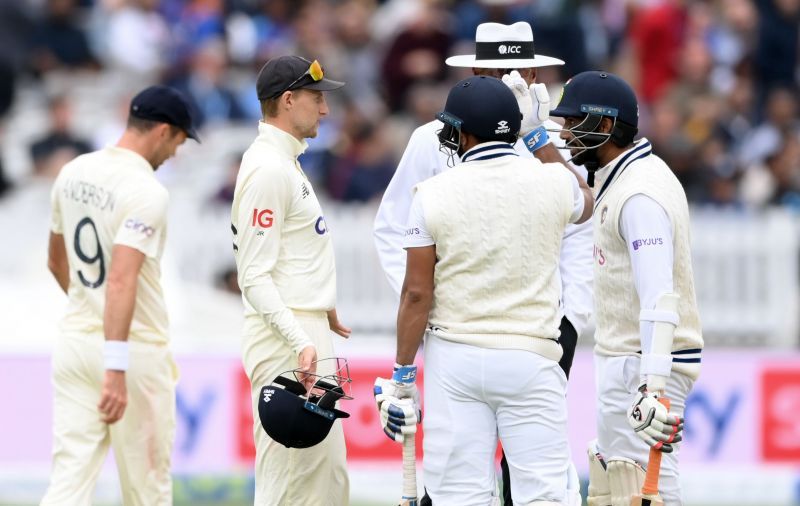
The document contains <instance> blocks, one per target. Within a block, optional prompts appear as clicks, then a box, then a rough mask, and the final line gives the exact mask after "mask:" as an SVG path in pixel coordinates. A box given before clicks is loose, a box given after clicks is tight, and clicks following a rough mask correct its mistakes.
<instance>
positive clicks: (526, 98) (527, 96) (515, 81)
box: [502, 70, 542, 137]
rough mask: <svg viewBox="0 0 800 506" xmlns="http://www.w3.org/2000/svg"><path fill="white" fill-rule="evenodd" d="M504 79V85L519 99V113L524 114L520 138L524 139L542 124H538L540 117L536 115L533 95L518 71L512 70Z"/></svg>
mask: <svg viewBox="0 0 800 506" xmlns="http://www.w3.org/2000/svg"><path fill="white" fill-rule="evenodd" d="M502 79H503V83H505V85H506V86H508V87H509V88H510V89H511V91H512V92H513V93H514V98H516V99H517V105H518V106H519V111H520V112H521V113H522V123H521V125H520V129H519V136H520V137H524V136H526V135H528V134H529V133H530V132H531V131H533V130H534V129H536V128H537V127H538V126H539V125H541V123H542V122H541V121H538V123H537V118H538V116H537V115H536V114H534V109H533V106H534V103H533V101H532V99H531V93H530V91H529V90H528V83H526V82H525V79H523V78H522V76H521V75H519V72H517V71H516V70H512V71H511V73H510V74H506V75H504V76H503V77H502Z"/></svg>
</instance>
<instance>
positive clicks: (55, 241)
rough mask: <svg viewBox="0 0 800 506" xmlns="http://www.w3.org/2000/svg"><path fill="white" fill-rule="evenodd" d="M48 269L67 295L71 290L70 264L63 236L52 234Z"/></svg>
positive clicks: (48, 247) (48, 249)
mask: <svg viewBox="0 0 800 506" xmlns="http://www.w3.org/2000/svg"><path fill="white" fill-rule="evenodd" d="M47 267H48V268H49V269H50V272H51V273H53V277H54V278H56V282H57V283H58V286H60V287H61V289H62V290H64V293H67V291H68V290H69V262H68V261H67V247H66V245H65V244H64V236H63V235H62V234H58V233H55V232H50V242H49V244H48V246H47Z"/></svg>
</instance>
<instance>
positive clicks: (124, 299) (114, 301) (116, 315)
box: [103, 277, 137, 341]
mask: <svg viewBox="0 0 800 506" xmlns="http://www.w3.org/2000/svg"><path fill="white" fill-rule="evenodd" d="M136 285H137V277H125V278H113V277H110V278H109V280H108V286H107V287H106V307H105V311H104V313H103V332H104V333H105V336H106V341H127V340H128V334H129V333H130V329H131V321H132V320H133V311H134V307H135V306H136Z"/></svg>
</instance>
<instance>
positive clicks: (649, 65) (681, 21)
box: [630, 0, 686, 105]
mask: <svg viewBox="0 0 800 506" xmlns="http://www.w3.org/2000/svg"><path fill="white" fill-rule="evenodd" d="M684 3H685V0H657V1H655V2H652V5H648V6H645V7H639V10H638V11H637V12H636V13H635V14H634V17H633V20H632V22H631V28H630V37H631V42H632V43H633V47H634V53H635V55H636V62H637V63H638V67H639V90H638V92H639V96H640V100H641V101H642V102H644V103H645V104H648V105H649V104H652V103H653V102H655V101H656V100H657V99H658V98H659V97H661V95H662V94H663V93H664V92H665V91H666V90H667V89H668V88H669V86H670V85H671V84H672V83H673V82H675V80H676V79H677V78H678V75H679V68H678V63H679V58H680V54H681V49H682V45H683V37H684V33H685V32H684V30H685V28H686V8H685V6H684Z"/></svg>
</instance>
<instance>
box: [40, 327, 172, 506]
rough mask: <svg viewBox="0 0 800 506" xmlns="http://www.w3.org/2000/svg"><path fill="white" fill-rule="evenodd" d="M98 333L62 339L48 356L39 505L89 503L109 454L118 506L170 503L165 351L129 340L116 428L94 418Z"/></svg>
mask: <svg viewBox="0 0 800 506" xmlns="http://www.w3.org/2000/svg"><path fill="white" fill-rule="evenodd" d="M104 340H105V338H104V337H103V335H102V334H94V335H84V336H78V335H70V336H62V337H61V338H60V339H59V340H58V341H57V342H56V347H55V351H54V353H53V389H54V396H55V399H54V408H53V465H52V472H51V474H50V486H49V487H48V489H47V493H46V494H45V496H44V499H42V503H41V504H42V505H58V506H63V505H70V506H82V505H87V506H88V505H91V504H92V494H93V493H94V487H95V483H96V482H97V476H98V475H99V474H100V470H101V468H102V466H103V462H104V461H105V457H106V454H107V453H108V446H109V444H110V445H111V447H112V448H113V449H114V460H115V461H116V464H117V470H118V472H119V481H120V485H121V487H122V501H123V504H124V505H125V506H130V505H142V506H161V505H170V504H172V477H171V475H170V459H171V455H172V445H173V442H174V440H175V383H176V382H177V379H178V372H177V371H178V369H177V367H176V366H175V362H174V361H173V360H172V354H171V353H170V351H169V347H168V346H166V345H155V344H148V343H141V342H135V341H129V343H128V347H129V350H130V367H129V369H128V371H127V372H126V373H125V384H126V388H127V390H128V405H127V407H126V408H125V414H124V415H123V416H122V419H121V420H119V421H118V422H116V423H114V424H112V425H108V424H106V423H104V422H103V421H102V419H101V414H100V411H99V410H98V408H97V405H98V404H99V403H100V395H101V389H102V386H103V378H104V376H105V369H104V367H103V342H104Z"/></svg>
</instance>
